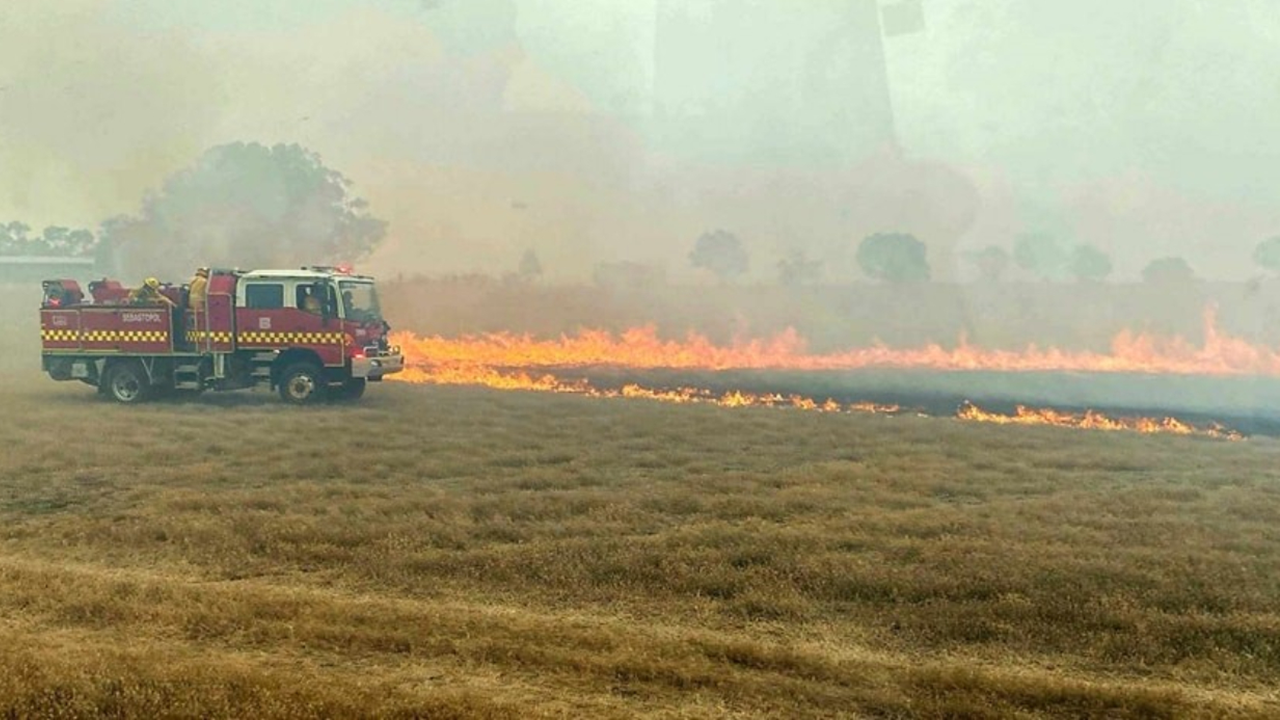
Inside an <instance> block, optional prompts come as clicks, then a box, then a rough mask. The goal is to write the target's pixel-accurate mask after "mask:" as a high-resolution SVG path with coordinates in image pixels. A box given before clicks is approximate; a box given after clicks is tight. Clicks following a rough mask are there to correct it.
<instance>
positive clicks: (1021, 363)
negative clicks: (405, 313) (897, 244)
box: [393, 308, 1280, 376]
mask: <svg viewBox="0 0 1280 720" xmlns="http://www.w3.org/2000/svg"><path fill="white" fill-rule="evenodd" d="M1204 338H1205V340H1204V344H1203V345H1202V346H1199V347H1197V346H1196V345H1194V344H1192V343H1190V342H1188V341H1186V340H1185V339H1183V338H1177V337H1175V338H1171V339H1164V338H1159V337H1155V336H1151V335H1145V334H1134V333H1132V332H1129V331H1127V330H1126V331H1123V332H1121V333H1119V334H1118V335H1117V336H1116V337H1115V338H1114V339H1113V340H1112V343H1111V352H1110V353H1098V352H1090V351H1071V350H1062V349H1058V348H1052V347H1051V348H1043V349H1042V348H1039V347H1036V346H1035V345H1030V346H1028V347H1026V348H1024V349H1022V350H993V349H983V348H979V347H975V346H973V345H970V344H969V343H968V342H967V341H966V340H965V339H964V338H961V339H960V341H959V343H958V344H957V346H956V347H954V348H951V349H947V348H944V347H942V346H940V345H937V344H931V345H926V346H924V347H921V348H914V349H895V348H889V347H886V346H884V345H882V344H876V345H873V346H871V347H865V348H855V349H851V350H845V351H839V352H833V353H820V354H811V353H809V352H807V350H806V343H805V341H804V339H803V338H801V337H800V335H799V334H798V333H797V332H796V331H795V330H793V329H788V330H786V331H784V332H782V333H780V334H778V335H777V336H775V337H773V338H770V339H767V340H750V341H745V342H737V343H734V344H732V345H730V346H727V347H726V346H717V345H715V344H714V343H712V342H711V341H710V340H708V339H707V338H706V337H704V336H702V335H699V334H696V333H690V334H689V335H688V336H687V337H686V338H685V339H684V340H683V341H674V340H662V339H660V338H659V337H658V333H657V330H656V328H654V327H653V326H652V325H647V326H644V327H639V328H632V329H630V330H626V331H624V332H622V333H620V334H618V335H616V336H615V335H614V334H612V333H609V332H606V331H601V330H582V331H580V332H578V333H577V334H576V335H572V336H561V337H560V338H559V339H556V340H537V339H534V338H532V337H530V336H529V335H516V334H512V333H491V334H486V335H477V336H465V337H462V338H457V339H446V338H443V337H440V336H429V337H417V336H415V335H412V334H410V333H403V332H402V333H396V334H394V337H393V339H394V341H395V342H396V343H398V344H400V345H401V346H402V347H403V348H404V349H405V351H406V353H407V354H409V355H410V356H411V357H415V358H429V359H430V362H431V363H433V364H436V365H460V366H467V367H488V368H494V367H510V368H552V367H554V368H574V367H588V366H621V367H628V368H636V369H653V368H670V369H688V370H692V369H697V370H730V369H749V370H765V369H786V370H858V369H864V368H913V369H923V370H991V371H1000V372H1030V371H1061V372H1103V373H1119V372H1135V373H1159V374H1179V375H1218V376H1221V375H1280V352H1278V351H1276V350H1273V349H1271V348H1266V347H1261V346H1257V345H1253V344H1251V343H1249V342H1248V341H1246V340H1243V339H1240V338H1233V337H1230V336H1228V335H1224V334H1222V333H1221V332H1219V331H1218V329H1217V323H1216V318H1215V313H1214V310H1213V309H1212V308H1209V309H1207V310H1206V311H1205V318H1204Z"/></svg>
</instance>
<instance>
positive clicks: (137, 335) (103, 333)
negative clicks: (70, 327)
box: [80, 330, 169, 343]
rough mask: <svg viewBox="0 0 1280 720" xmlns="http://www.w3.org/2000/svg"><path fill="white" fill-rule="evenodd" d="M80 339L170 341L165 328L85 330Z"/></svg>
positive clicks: (138, 341) (87, 340) (97, 340)
mask: <svg viewBox="0 0 1280 720" xmlns="http://www.w3.org/2000/svg"><path fill="white" fill-rule="evenodd" d="M80 339H81V340H82V341H84V342H135V343H157V342H168V341H169V333H168V332H167V331H165V330H85V331H84V332H83V333H82V334H81V335H80Z"/></svg>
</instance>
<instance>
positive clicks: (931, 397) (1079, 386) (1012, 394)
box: [553, 368, 1280, 437]
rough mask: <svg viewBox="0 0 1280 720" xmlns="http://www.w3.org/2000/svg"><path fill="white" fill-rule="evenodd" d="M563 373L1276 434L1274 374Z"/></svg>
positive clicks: (928, 410) (561, 373)
mask: <svg viewBox="0 0 1280 720" xmlns="http://www.w3.org/2000/svg"><path fill="white" fill-rule="evenodd" d="M553 374H555V375H556V376H558V377H560V378H562V379H564V380H575V379H581V378H587V379H589V380H590V381H591V383H592V384H593V385H594V386H595V387H597V388H600V389H602V390H603V389H616V388H619V387H621V386H622V385H625V384H628V383H635V384H638V385H642V386H644V387H646V388H652V389H674V388H678V387H696V388H702V389H705V390H709V391H711V392H712V393H715V394H717V395H719V394H723V393H727V392H731V391H735V390H737V391H742V392H752V393H779V394H783V395H791V394H795V395H800V396H804V397H808V398H813V399H814V400H817V401H819V402H821V401H823V400H826V399H828V398H829V399H832V400H835V401H837V402H840V403H844V404H847V403H854V402H874V403H881V404H894V405H900V406H902V408H903V409H904V410H906V411H912V410H914V411H918V412H922V413H925V414H928V415H936V416H948V415H953V414H955V412H956V410H957V409H958V408H959V407H960V406H961V405H963V404H964V403H966V402H971V403H974V404H976V405H978V406H980V407H982V408H983V409H985V410H990V411H992V412H1000V413H1012V412H1013V411H1014V410H1015V408H1016V406H1018V405H1026V406H1029V407H1037V408H1053V409H1055V410H1062V411H1069V412H1083V411H1085V410H1096V411H1099V412H1102V413H1105V414H1107V415H1109V416H1112V417H1121V416H1123V417H1133V416H1149V417H1150V416H1154V417H1166V416H1168V417H1175V418H1177V419H1179V420H1182V421H1184V422H1188V423H1191V424H1194V425H1197V426H1205V425H1208V424H1210V423H1219V424H1222V425H1224V426H1226V427H1229V428H1231V429H1233V430H1236V431H1238V432H1241V433H1243V434H1245V435H1265V436H1273V437H1280V378H1262V377H1208V376H1193V375H1141V374H1129V373H1054V372H1023V373H1007V372H1006V373H997V372H933V371H918V370H861V371H822V372H798V371H778V370H769V371H756V370H728V371H714V372H712V371H702V372H699V371H686V370H630V369H622V368H588V369H582V368H574V369H562V370H557V371H554V373H553Z"/></svg>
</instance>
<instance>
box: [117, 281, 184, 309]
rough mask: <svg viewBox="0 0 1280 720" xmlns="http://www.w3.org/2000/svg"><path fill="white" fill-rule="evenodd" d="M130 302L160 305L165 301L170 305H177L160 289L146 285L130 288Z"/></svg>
mask: <svg viewBox="0 0 1280 720" xmlns="http://www.w3.org/2000/svg"><path fill="white" fill-rule="evenodd" d="M129 302H130V303H133V304H134V305H158V304H161V303H163V304H165V305H168V306H169V307H177V304H176V303H175V302H173V301H172V300H170V299H169V298H167V297H165V296H164V295H163V294H161V292H160V291H159V290H152V289H151V288H149V287H147V286H146V285H143V286H142V287H140V288H137V289H135V290H130V291H129Z"/></svg>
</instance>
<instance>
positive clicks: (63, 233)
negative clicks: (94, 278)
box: [0, 222, 97, 256]
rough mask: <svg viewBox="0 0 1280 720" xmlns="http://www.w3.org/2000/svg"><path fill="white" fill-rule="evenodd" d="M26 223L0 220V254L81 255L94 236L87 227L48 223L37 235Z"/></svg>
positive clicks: (91, 242)
mask: <svg viewBox="0 0 1280 720" xmlns="http://www.w3.org/2000/svg"><path fill="white" fill-rule="evenodd" d="M30 231H31V227H30V226H29V225H27V224H26V223H21V222H11V223H7V224H5V223H0V255H61V256H81V255H87V254H89V253H90V252H92V251H93V248H94V245H96V244H97V238H95V237H94V235H93V233H91V232H89V231H88V230H83V229H81V230H72V229H70V228H65V227H61V226H58V225H50V226H49V227H47V228H45V229H44V232H42V233H41V234H40V235H38V236H32V235H28V234H27V233H29V232H30Z"/></svg>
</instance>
